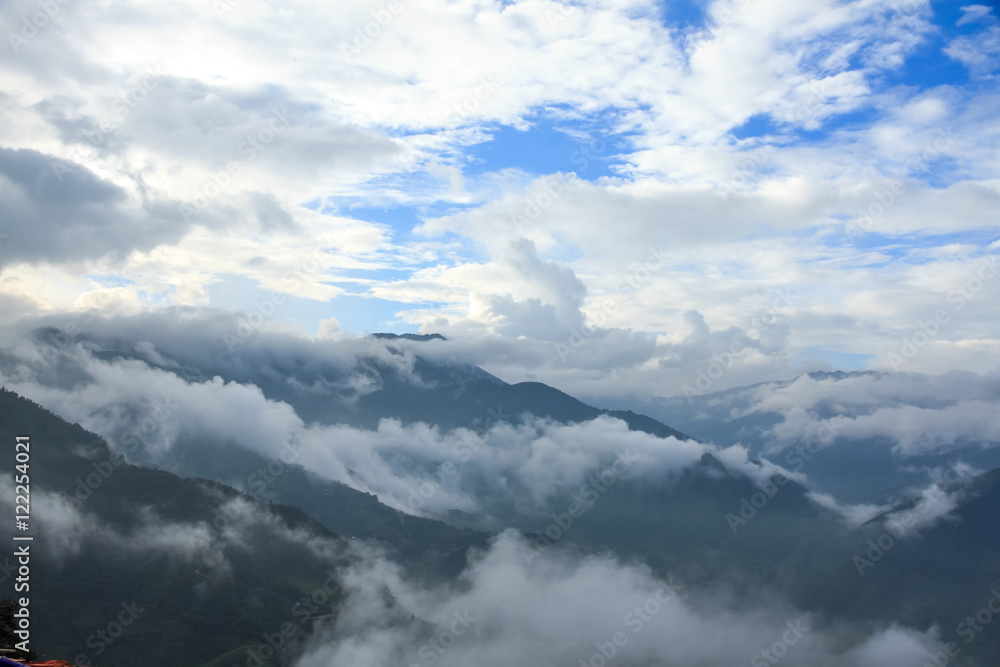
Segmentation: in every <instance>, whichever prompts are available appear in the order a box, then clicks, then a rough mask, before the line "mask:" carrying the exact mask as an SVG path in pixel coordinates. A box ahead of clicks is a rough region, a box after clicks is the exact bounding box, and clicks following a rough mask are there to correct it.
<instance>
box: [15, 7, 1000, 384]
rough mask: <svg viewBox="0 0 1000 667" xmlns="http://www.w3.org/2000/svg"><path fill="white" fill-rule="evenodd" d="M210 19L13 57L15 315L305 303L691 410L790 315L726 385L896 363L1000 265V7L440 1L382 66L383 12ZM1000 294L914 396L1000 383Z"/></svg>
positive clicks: (978, 309)
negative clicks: (961, 291)
mask: <svg viewBox="0 0 1000 667" xmlns="http://www.w3.org/2000/svg"><path fill="white" fill-rule="evenodd" d="M191 2H192V5H191V8H190V11H189V12H186V13H185V12H183V11H181V12H178V11H174V9H176V8H174V9H171V10H170V11H167V6H166V5H165V4H162V3H161V2H159V1H157V2H151V3H148V4H146V5H143V6H142V7H133V8H131V9H128V10H127V11H126V9H125V8H124V6H120V5H116V4H112V5H109V7H108V8H107V11H104V12H103V13H102V12H99V11H97V10H96V9H94V8H92V7H89V6H84V5H80V6H75V5H73V6H67V8H66V14H65V17H64V19H63V24H64V26H70V25H72V26H77V27H78V28H79V30H68V29H65V27H62V28H59V29H55V28H53V29H51V30H42V31H39V34H38V35H37V36H35V37H33V38H32V39H31V40H30V41H28V42H26V43H25V44H18V45H17V48H14V46H12V47H11V48H10V49H9V50H7V51H5V52H4V54H3V56H2V57H0V71H2V73H3V75H4V78H3V79H2V80H3V81H5V82H8V83H5V84H3V86H0V89H2V90H3V94H4V96H3V97H2V98H0V101H2V104H0V115H2V116H3V120H4V121H5V122H4V124H2V128H3V129H0V148H2V149H3V150H5V151H7V152H4V153H0V184H3V185H4V187H3V188H0V206H2V207H3V210H4V213H5V215H4V219H5V220H7V221H8V222H6V223H4V224H6V228H5V229H3V230H0V231H2V233H4V234H7V235H8V236H7V237H0V238H2V240H3V243H2V244H0V270H2V272H0V299H2V300H3V302H4V305H5V306H6V312H7V313H8V315H7V316H6V317H7V318H8V320H10V321H16V320H17V319H18V318H20V317H31V316H33V315H37V314H39V313H57V312H65V313H67V314H68V315H72V314H73V313H78V312H82V311H85V310H87V309H98V310H101V311H106V312H108V313H112V312H116V311H118V312H121V313H132V314H135V313H142V312H144V311H146V310H157V309H163V308H170V307H172V306H178V305H183V306H194V307H198V308H205V309H210V310H211V309H220V310H222V311H225V312H227V313H232V314H233V316H234V317H241V315H240V313H243V315H242V317H245V316H246V315H247V314H248V313H250V312H252V311H253V310H254V308H255V304H256V303H258V302H259V301H260V300H261V299H266V298H269V295H271V294H273V293H276V292H277V293H281V294H284V295H285V296H286V299H285V300H284V302H283V305H282V306H281V307H280V308H279V309H276V310H275V313H274V315H273V316H272V317H271V318H269V319H268V320H267V322H265V323H264V324H263V325H262V326H263V327H292V328H293V329H295V330H297V331H299V332H300V333H301V334H302V335H304V336H317V335H319V336H333V337H344V336H347V337H351V336H359V335H363V334H364V333H365V332H369V331H385V330H391V331H424V332H431V331H436V332H441V333H443V334H445V335H446V336H448V337H449V338H450V339H452V340H454V341H456V345H459V346H460V347H461V349H462V350H464V352H463V354H468V355H471V357H470V360H472V361H474V362H475V363H479V364H481V365H483V366H484V367H486V368H487V369H488V370H490V371H491V372H494V373H497V374H499V375H501V376H503V377H505V378H507V379H512V380H516V379H518V378H528V377H532V378H537V379H543V380H546V381H549V382H550V383H553V384H556V385H557V386H560V387H561V388H566V389H570V390H574V391H576V392H578V393H583V394H586V393H593V392H609V393H613V392H616V391H624V392H648V393H659V394H663V395H671V394H674V393H679V392H680V389H681V387H683V386H684V384H685V383H687V382H689V381H690V378H691V377H693V376H696V375H697V373H698V372H699V371H700V370H702V369H703V368H705V366H706V364H708V363H710V362H711V360H712V359H713V355H717V354H720V353H721V351H724V350H726V349H729V346H730V345H731V344H732V343H733V341H732V336H733V335H734V334H733V333H732V332H735V331H739V330H740V327H741V326H743V324H745V323H746V322H748V321H752V320H753V319H754V318H755V317H757V316H758V315H759V314H760V313H761V312H763V311H766V310H767V308H768V307H769V306H768V304H769V303H771V302H772V301H773V299H774V297H773V295H774V294H775V293H777V291H779V290H793V289H794V291H795V293H796V294H797V295H798V296H797V298H796V301H795V303H794V304H793V305H792V306H791V307H788V308H782V309H780V312H779V313H777V318H778V319H777V320H776V322H777V323H776V324H775V325H774V326H773V327H772V328H771V329H770V330H769V331H768V332H767V335H766V336H765V338H766V340H761V341H759V342H758V343H757V344H755V345H753V346H748V347H746V348H745V351H744V352H742V353H741V354H740V356H739V358H738V360H737V361H736V363H734V365H733V367H732V368H731V369H729V371H728V372H727V375H726V377H725V378H724V379H722V380H720V382H721V383H723V384H725V385H727V386H728V385H735V384H738V383H746V382H753V381H760V380H766V379H770V378H772V377H789V376H791V375H793V374H795V373H798V372H805V371H809V370H818V369H833V368H874V369H882V368H886V367H887V365H886V364H887V363H888V361H887V360H888V359H890V357H891V355H892V354H894V352H895V351H896V350H897V349H898V348H899V347H900V345H902V344H903V342H905V341H904V340H903V339H904V337H905V336H906V335H907V332H908V331H910V330H911V329H912V327H913V326H915V323H918V322H920V321H922V320H924V319H926V317H927V313H928V312H931V313H933V312H934V309H935V308H937V307H939V304H941V303H947V299H948V295H949V292H950V290H952V289H953V287H954V285H956V284H962V281H964V280H968V279H969V278H968V277H969V276H970V275H975V274H976V272H977V271H979V270H980V268H979V267H980V263H981V262H983V261H989V259H990V258H991V257H992V256H994V255H995V254H996V253H997V251H998V246H997V243H998V239H1000V228H998V224H997V222H996V221H997V220H998V219H1000V216H998V213H1000V195H998V186H997V183H998V182H1000V174H998V173H997V169H998V164H1000V159H998V155H997V152H996V146H997V145H1000V125H998V121H997V118H1000V113H998V111H1000V90H998V85H997V81H998V79H997V70H998V65H1000V21H998V18H997V9H996V7H994V6H993V5H991V4H975V3H970V4H962V3H950V2H927V1H920V0H913V1H912V2H910V1H907V2H902V1H900V2H898V3H894V2H891V1H888V0H886V1H885V2H875V3H872V2H862V1H861V0H821V1H819V2H816V3H809V4H803V3H799V2H793V1H792V0H732V1H730V0H714V1H707V0H706V1H703V2H702V1H700V2H680V3H674V2H669V3H663V2H643V1H641V0H625V1H623V2H618V3H597V2H594V3H590V2H581V3H572V4H569V3H558V2H555V0H518V1H517V2H502V3H501V2H479V3H473V2H458V3H450V4H447V3H445V4H442V3H443V2H444V0H429V4H421V5H412V6H411V5H403V6H402V8H401V9H400V11H399V12H398V13H397V15H394V16H393V19H392V21H391V23H390V24H388V25H387V26H384V28H382V29H381V30H380V31H379V34H378V35H377V36H376V37H375V38H373V39H372V40H370V42H369V43H366V44H364V45H363V48H358V49H357V50H356V52H351V51H350V49H349V48H348V49H347V50H346V51H345V47H346V45H349V44H350V43H351V40H352V39H354V36H355V35H356V34H357V31H358V30H361V29H363V28H364V26H365V25H366V23H367V22H368V21H370V20H371V12H372V11H374V10H373V9H372V7H371V6H370V3H363V2H360V1H359V2H354V1H353V0H352V1H350V2H345V3H342V4H338V6H337V8H336V9H334V8H332V7H322V6H316V5H315V4H313V3H308V2H304V1H302V2H299V1H298V0H295V1H293V2H292V3H291V5H290V7H291V8H290V9H289V10H288V11H287V12H286V13H283V14H280V15H278V14H268V13H267V12H262V11H260V10H261V7H258V6H249V5H247V6H245V7H244V6H241V7H240V8H239V9H234V10H233V11H232V12H226V13H225V14H224V15H223V16H218V15H216V14H214V13H212V12H208V13H205V12H206V11H207V10H205V9H204V8H203V7H200V6H198V5H197V4H196V3H194V0H191ZM182 4H183V3H182ZM265 4H266V3H265ZM446 4H447V7H446V6H445V5H446ZM439 5H440V6H439ZM32 6H33V5H31V4H30V3H29V2H26V1H24V0H17V1H16V2H14V3H11V4H10V5H8V6H6V7H5V8H4V10H3V11H2V12H0V20H2V21H3V23H4V26H3V27H7V28H11V26H17V25H19V21H20V17H21V15H22V14H23V13H24V12H26V11H28V10H29V9H31V7H32ZM376 9H377V8H376ZM126 27H127V29H126ZM154 31H155V34H156V35H157V41H156V43H174V42H176V41H177V40H178V39H180V38H181V36H183V39H184V40H186V42H185V43H187V44H189V45H190V47H191V48H188V49H181V50H176V49H173V50H171V51H169V52H164V51H162V50H161V49H158V48H155V44H154V43H153V42H152V41H151V40H150V39H149V35H151V34H153V32H154ZM5 34H6V31H5ZM251 36H252V38H251ZM171 40H173V41H171ZM112 45H113V46H112ZM347 52H351V55H350V56H349V57H347V56H345V55H344V54H345V53H347ZM67 62H76V63H81V66H82V67H85V68H89V69H87V71H90V72H92V73H93V74H92V75H89V76H90V77H91V78H90V79H88V80H86V81H84V79H83V78H81V77H82V75H78V74H77V73H75V71H71V70H68V69H66V68H65V67H64V63H67ZM81 71H82V70H81ZM147 73H152V74H147ZM144 77H145V78H144ZM150 77H152V78H150ZM123 99H125V100H129V105H127V109H126V110H127V113H123V107H122V106H121V100H123ZM116 104H117V106H116ZM276 111H277V112H280V115H279V116H278V117H280V118H285V119H286V120H287V122H285V121H282V123H280V124H275V118H276V116H275V115H274V114H275V112H276ZM109 117H116V118H119V121H118V122H117V124H116V125H115V126H114V127H111V128H108V131H107V132H104V133H103V134H102V135H101V136H102V142H101V144H100V146H98V147H97V150H91V149H87V150H81V147H82V146H84V143H83V142H84V136H85V135H84V132H85V131H92V129H93V128H94V127H97V126H98V125H99V122H100V120H101V119H106V118H109ZM88 128H90V130H88ZM251 146H252V148H251ZM54 165H60V166H54ZM70 168H71V169H70ZM220 169H224V170H226V169H228V170H229V171H228V172H226V171H223V172H220V171H219V170H220ZM29 173H30V174H35V176H32V177H31V178H35V179H36V181H35V182H37V183H48V182H50V181H52V182H57V183H60V184H61V186H59V187H56V188H55V189H50V190H45V189H44V188H41V186H39V187H36V188H32V187H29V186H27V185H25V183H27V182H28V181H27V180H25V179H26V177H25V174H29ZM67 173H68V174H70V176H66V175H65V174H67ZM66 178H69V179H70V181H65V180H62V179H66ZM46 179H47V180H46ZM53 179H55V181H53ZM70 185H72V187H69V186H70ZM46 187H48V186H46ZM43 191H45V192H54V193H57V194H56V195H55V196H42V195H41V194H40V193H42V192H43ZM886 193H892V194H891V196H890V195H887V194H886ZM190 211H196V216H194V217H193V218H192V216H190V215H189V213H190ZM55 221H61V222H60V224H58V225H57V224H55ZM0 226H3V225H2V224H0ZM998 285H1000V281H998V282H997V283H993V282H989V281H987V283H986V284H985V286H984V287H983V289H982V290H981V291H980V292H979V293H977V294H976V295H975V298H974V299H971V300H969V301H968V303H967V304H965V306H964V307H963V309H962V310H961V313H957V314H956V317H955V318H954V321H953V322H952V323H951V324H949V327H947V328H946V330H942V331H941V333H940V334H939V336H938V337H937V338H936V339H935V340H934V341H932V342H931V344H930V345H929V346H928V348H927V352H926V353H923V354H921V355H919V356H918V357H917V358H915V359H913V360H912V362H910V363H911V366H910V368H912V369H914V370H923V371H927V372H944V371H946V370H949V369H953V368H963V369H968V370H977V371H978V370H982V362H981V360H982V359H983V358H984V355H985V356H986V357H989V356H990V355H991V354H993V353H1000V340H998V339H997V333H996V328H995V322H994V319H995V313H994V309H993V308H992V304H993V303H995V301H996V299H997V298H998V297H1000V287H998ZM581 332H589V333H588V334H587V335H586V336H583V335H582V333H581ZM579 340H584V344H583V345H582V346H581V347H580V348H579V349H577V348H572V353H571V354H569V355H566V354H560V353H559V352H558V350H565V346H566V345H568V344H569V342H570V341H579ZM560 346H562V347H560Z"/></svg>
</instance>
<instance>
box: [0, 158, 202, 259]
mask: <svg viewBox="0 0 1000 667" xmlns="http://www.w3.org/2000/svg"><path fill="white" fill-rule="evenodd" d="M0 179H2V185H3V187H0V219H2V220H3V224H4V225H5V229H4V230H3V232H4V233H5V234H8V235H9V236H8V237H7V238H5V239H4V244H3V247H2V254H0V258H2V259H3V260H5V263H12V262H37V261H43V262H51V263H61V262H74V261H80V260H87V259H97V258H100V257H107V256H110V257H112V258H114V259H122V258H124V257H125V256H126V255H128V254H129V253H130V252H132V251H134V250H149V249H151V248H154V247H156V246H157V245H159V244H161V243H175V242H177V241H178V240H179V239H180V238H181V236H183V234H184V232H185V231H186V230H187V225H186V224H185V223H184V222H183V220H182V219H181V214H180V209H179V208H178V209H177V210H176V211H175V212H171V211H170V210H169V209H167V210H162V209H161V210H157V211H154V210H151V208H150V207H148V206H146V205H145V204H144V203H136V202H133V201H130V199H129V197H128V195H127V194H126V192H125V191H123V190H122V189H121V188H119V187H118V186H117V185H114V184H113V183H110V182H108V181H105V180H103V179H101V178H99V177H98V176H97V175H95V174H94V173H92V172H91V171H89V170H88V169H86V168H85V167H83V166H81V165H78V164H75V163H68V162H64V161H61V160H58V159H56V158H54V157H52V156H50V155H45V154H43V153H39V152H38V151H34V150H29V149H17V150H14V149H9V148H0Z"/></svg>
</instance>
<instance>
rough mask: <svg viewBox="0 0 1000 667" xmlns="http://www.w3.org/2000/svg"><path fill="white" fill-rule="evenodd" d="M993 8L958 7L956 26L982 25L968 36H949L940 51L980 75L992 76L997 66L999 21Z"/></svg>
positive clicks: (981, 6) (999, 46)
mask: <svg viewBox="0 0 1000 667" xmlns="http://www.w3.org/2000/svg"><path fill="white" fill-rule="evenodd" d="M993 10H994V8H993V7H987V6H985V5H967V6H964V7H962V18H960V19H959V20H958V22H957V23H956V25H960V26H961V25H966V24H977V23H979V24H983V27H981V28H980V29H979V30H977V31H976V32H975V33H974V34H972V35H963V36H961V37H956V38H955V39H953V40H952V41H951V42H950V43H949V44H948V46H947V47H945V49H944V52H945V53H946V54H947V55H948V57H949V58H952V59H954V60H957V61H958V62H960V63H962V64H963V65H964V66H965V67H967V68H968V69H969V71H970V72H972V74H973V75H975V76H977V77H980V78H993V77H995V76H996V72H997V70H998V69H1000V20H998V19H997V16H996V15H995V14H994V13H993Z"/></svg>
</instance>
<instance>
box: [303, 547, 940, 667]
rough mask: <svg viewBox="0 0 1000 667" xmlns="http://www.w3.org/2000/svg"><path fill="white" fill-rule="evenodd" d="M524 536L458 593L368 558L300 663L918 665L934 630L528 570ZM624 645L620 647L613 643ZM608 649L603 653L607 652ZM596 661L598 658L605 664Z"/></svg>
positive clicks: (599, 569) (579, 561)
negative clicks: (852, 627)
mask: <svg viewBox="0 0 1000 667" xmlns="http://www.w3.org/2000/svg"><path fill="white" fill-rule="evenodd" d="M525 547H526V544H525V543H524V542H522V540H521V538H519V537H518V536H517V535H516V534H514V533H512V532H508V533H504V534H502V535H500V536H499V537H497V538H496V539H495V540H494V541H493V543H492V544H491V546H490V548H489V549H488V550H486V551H485V552H483V553H480V554H478V555H476V556H474V557H473V558H472V559H471V561H470V564H469V567H468V568H467V570H466V571H465V572H464V573H463V574H462V576H461V578H460V580H459V581H458V582H457V584H455V585H453V586H441V587H437V588H423V587H420V586H417V585H414V583H413V582H412V581H411V580H407V579H405V578H404V577H403V576H402V574H401V572H400V570H399V569H398V567H396V566H394V565H392V564H390V563H388V562H386V561H384V560H381V559H378V557H377V553H366V554H364V556H363V557H362V558H361V559H359V562H360V563H361V564H360V565H359V566H358V567H356V568H355V569H353V570H352V571H351V572H350V573H349V574H347V575H346V576H345V577H344V582H345V589H346V590H347V592H348V597H347V601H348V606H347V608H346V611H345V613H344V614H342V615H341V616H340V617H338V619H337V623H336V626H335V627H334V628H333V630H332V631H331V632H330V633H328V634H327V635H325V636H320V637H318V638H316V639H314V641H313V644H312V646H311V647H310V648H309V649H308V650H307V651H306V653H305V655H303V656H302V657H301V658H300V659H299V661H298V662H297V665H298V666H299V667H312V666H313V665H328V664H340V663H341V662H348V663H350V664H354V665H384V664H404V665H414V664H416V665H423V664H430V663H431V662H433V663H434V664H438V665H442V666H443V667H447V666H449V665H468V664H472V663H475V664H478V665H485V666H492V665H497V666H499V665H511V664H580V663H581V661H583V663H582V664H604V663H610V662H611V661H612V660H613V661H614V664H620V665H644V664H651V663H668V664H672V665H677V666H678V667H694V666H695V665H705V664H749V663H751V662H752V661H753V660H754V659H755V658H757V659H759V660H760V661H764V660H766V657H765V654H764V651H768V650H769V649H772V648H774V650H775V653H773V654H771V655H772V656H773V655H777V654H778V653H777V652H778V651H780V655H781V656H782V657H781V661H782V664H787V665H790V666H794V665H811V666H814V667H822V666H824V665H831V666H832V665H847V666H849V667H869V666H871V667H875V666H876V665H884V664H893V665H900V667H907V666H913V667H919V666H920V665H923V663H924V662H925V661H926V659H927V651H928V650H933V649H935V648H938V642H937V640H936V639H935V638H934V635H933V634H932V633H927V634H922V633H919V632H916V631H914V630H910V629H907V628H901V627H896V626H893V627H889V628H886V629H884V630H876V631H874V632H870V633H865V634H861V633H857V634H855V638H854V639H850V640H849V639H847V636H848V634H849V633H845V632H844V628H840V627H837V626H835V625H832V624H825V623H822V622H821V619H819V618H817V617H814V616H812V615H810V614H806V613H803V612H797V611H796V610H795V609H794V608H792V607H791V606H788V605H787V604H783V603H781V602H777V601H775V602H772V603H771V604H769V605H762V604H759V603H758V604H756V605H753V606H752V607H751V608H748V609H741V610H738V606H737V605H732V600H731V599H730V600H727V599H726V596H725V595H720V594H713V593H707V592H705V591H697V590H694V589H692V588H689V587H687V586H685V584H684V583H683V582H679V581H676V580H674V579H673V578H672V577H665V578H662V579H658V578H656V577H655V576H653V574H652V573H651V572H650V571H649V569H647V568H645V567H641V566H637V565H628V564H624V563H622V562H620V561H618V560H616V559H614V558H612V557H605V556H592V557H585V558H581V557H579V556H569V555H563V554H556V553H553V554H547V555H546V557H545V558H544V559H542V560H541V561H536V562H534V563H532V564H530V565H529V564H527V563H526V562H525V560H524V558H523V557H522V556H521V553H520V550H521V549H523V548H525ZM616 640H617V642H618V643H617V645H616V644H615V641H616ZM602 650H603V656H612V655H613V657H603V656H602V653H601V651H602ZM595 655H596V657H593V656H595Z"/></svg>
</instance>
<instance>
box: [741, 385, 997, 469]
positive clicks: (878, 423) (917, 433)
mask: <svg viewBox="0 0 1000 667" xmlns="http://www.w3.org/2000/svg"><path fill="white" fill-rule="evenodd" d="M753 394H754V400H753V402H752V404H751V405H750V406H749V407H747V408H745V409H742V410H741V414H744V415H745V414H750V413H751V412H776V413H778V414H780V415H781V416H782V417H783V420H782V421H781V422H780V423H778V424H776V425H775V426H773V427H771V428H770V429H769V430H768V432H767V437H770V438H773V439H774V442H773V444H772V446H771V449H772V450H774V451H780V450H781V449H783V448H786V447H788V446H789V445H791V444H794V443H796V442H803V441H805V440H808V439H809V438H813V437H816V436H817V434H819V433H821V432H822V433H827V434H832V435H833V438H826V441H827V442H828V444H829V443H832V442H833V440H834V438H846V439H852V440H864V439H868V438H888V439H889V440H890V441H891V442H892V443H893V451H894V452H896V453H897V454H898V455H900V456H902V457H909V456H916V455H920V454H927V453H934V452H941V451H948V450H953V449H958V448H962V447H968V446H975V447H994V446H996V445H997V444H998V443H1000V421H998V418H997V416H996V415H997V404H998V401H1000V376H997V374H996V373H988V374H984V375H981V376H977V375H974V374H970V373H958V372H953V373H948V374H946V375H943V376H939V377H931V376H923V375H916V374H865V375H853V376H847V377H844V378H841V379H834V378H829V379H814V378H812V377H809V376H803V377H800V378H798V379H797V380H796V381H795V382H793V383H790V384H787V385H785V386H783V387H778V388H775V387H771V386H762V387H759V388H757V389H756V390H754V392H753Z"/></svg>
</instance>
